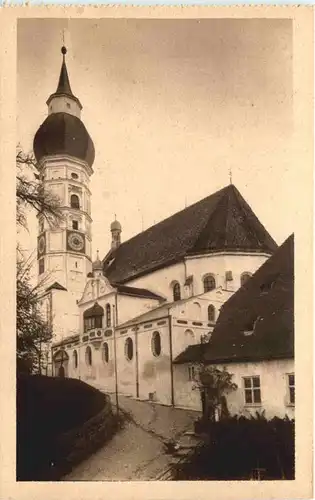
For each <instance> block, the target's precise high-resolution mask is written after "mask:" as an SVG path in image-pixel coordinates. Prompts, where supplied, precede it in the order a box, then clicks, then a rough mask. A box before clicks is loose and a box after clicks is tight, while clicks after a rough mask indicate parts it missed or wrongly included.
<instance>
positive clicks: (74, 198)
mask: <svg viewBox="0 0 315 500" xmlns="http://www.w3.org/2000/svg"><path fill="white" fill-rule="evenodd" d="M70 205H71V208H80V200H79V197H78V196H77V195H76V194H72V195H71V198H70Z"/></svg>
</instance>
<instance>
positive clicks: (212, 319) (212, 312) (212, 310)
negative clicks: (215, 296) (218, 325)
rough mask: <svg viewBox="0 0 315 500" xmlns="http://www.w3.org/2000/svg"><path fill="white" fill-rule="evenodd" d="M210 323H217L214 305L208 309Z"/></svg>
mask: <svg viewBox="0 0 315 500" xmlns="http://www.w3.org/2000/svg"><path fill="white" fill-rule="evenodd" d="M208 321H210V322H211V323H214V322H215V307H214V306H213V305H212V304H210V306H209V307H208Z"/></svg>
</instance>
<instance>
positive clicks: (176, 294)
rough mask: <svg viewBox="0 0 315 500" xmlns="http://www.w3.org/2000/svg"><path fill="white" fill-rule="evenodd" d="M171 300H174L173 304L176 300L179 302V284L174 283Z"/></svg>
mask: <svg viewBox="0 0 315 500" xmlns="http://www.w3.org/2000/svg"><path fill="white" fill-rule="evenodd" d="M173 299H174V302H175V301H176V300H180V284H179V283H175V285H174V286H173Z"/></svg>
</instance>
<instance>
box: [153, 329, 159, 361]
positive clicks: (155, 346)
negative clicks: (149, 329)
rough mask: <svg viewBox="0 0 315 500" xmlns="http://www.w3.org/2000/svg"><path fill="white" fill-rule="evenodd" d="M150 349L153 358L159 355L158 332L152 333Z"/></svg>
mask: <svg viewBox="0 0 315 500" xmlns="http://www.w3.org/2000/svg"><path fill="white" fill-rule="evenodd" d="M151 348H152V352H153V355H154V356H159V355H160V354H161V335H160V334H159V332H153V334H152V340H151Z"/></svg>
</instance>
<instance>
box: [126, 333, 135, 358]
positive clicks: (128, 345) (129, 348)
mask: <svg viewBox="0 0 315 500" xmlns="http://www.w3.org/2000/svg"><path fill="white" fill-rule="evenodd" d="M125 356H126V358H127V359H128V361H131V360H132V358H133V341H132V339H131V338H130V337H128V338H127V339H126V342H125Z"/></svg>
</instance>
